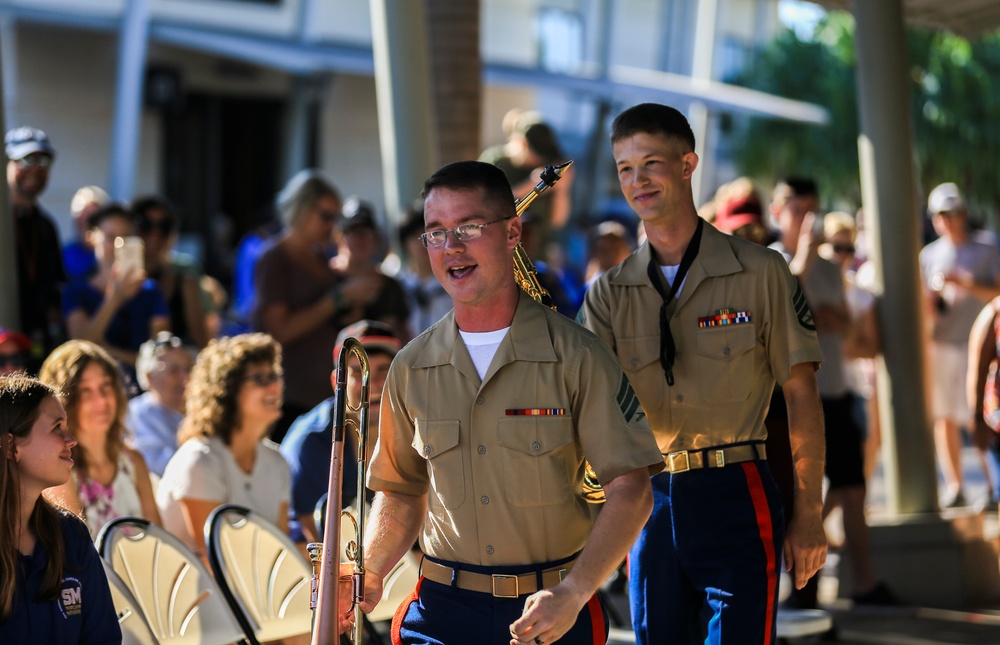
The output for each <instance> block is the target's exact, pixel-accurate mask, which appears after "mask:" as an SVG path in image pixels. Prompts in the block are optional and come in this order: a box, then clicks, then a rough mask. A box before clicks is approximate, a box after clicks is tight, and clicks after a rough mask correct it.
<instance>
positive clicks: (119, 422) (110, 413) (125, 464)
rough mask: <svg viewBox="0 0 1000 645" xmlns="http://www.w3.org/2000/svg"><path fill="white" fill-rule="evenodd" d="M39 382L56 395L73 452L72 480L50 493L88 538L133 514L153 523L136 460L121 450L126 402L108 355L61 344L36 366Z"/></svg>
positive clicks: (144, 473)
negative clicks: (83, 523)
mask: <svg viewBox="0 0 1000 645" xmlns="http://www.w3.org/2000/svg"><path fill="white" fill-rule="evenodd" d="M38 378H39V380H41V381H42V382H44V383H47V384H49V385H51V386H52V387H54V388H55V389H56V390H57V391H59V392H60V399H61V401H62V404H63V405H64V406H65V407H66V411H67V413H68V419H69V421H68V426H69V430H70V432H72V433H73V434H74V435H76V439H77V441H78V442H79V443H78V444H77V445H76V447H75V448H74V449H73V461H74V464H73V477H72V478H71V479H70V481H69V482H67V483H65V484H64V485H62V486H59V487H58V488H55V489H53V490H52V491H50V494H51V495H52V496H53V498H54V499H56V500H59V501H60V502H61V503H62V504H63V505H64V506H65V507H66V508H67V509H69V510H70V511H73V512H74V513H76V514H78V515H80V516H81V517H83V518H84V520H86V522H87V526H89V527H90V534H91V535H92V536H94V537H96V536H97V533H98V532H99V531H100V530H101V528H102V527H103V526H104V525H105V524H107V523H108V522H109V521H111V520H113V519H114V518H116V517H120V516H122V515H137V516H139V517H143V518H145V519H147V520H149V521H151V522H154V523H156V524H159V523H160V514H159V512H158V511H157V509H156V500H155V498H154V497H153V486H152V484H151V483H150V480H149V469H148V468H147V467H146V461H145V460H144V459H143V458H142V455H141V454H139V453H138V452H137V451H135V450H133V449H132V448H130V447H128V446H126V445H125V435H126V430H125V423H124V418H125V407H126V403H127V401H128V398H127V397H126V395H125V387H124V386H123V385H122V379H121V374H120V372H119V371H118V366H117V364H116V363H115V361H114V359H113V358H111V356H110V354H108V352H106V351H104V350H103V349H101V348H100V347H99V346H98V345H95V344H94V343H90V342H87V341H85V340H71V341H69V342H66V343H63V344H62V345H60V346H59V347H57V348H56V349H55V351H53V352H52V354H50V355H49V357H48V358H47V359H45V362H44V363H42V370H41V372H40V373H39V375H38Z"/></svg>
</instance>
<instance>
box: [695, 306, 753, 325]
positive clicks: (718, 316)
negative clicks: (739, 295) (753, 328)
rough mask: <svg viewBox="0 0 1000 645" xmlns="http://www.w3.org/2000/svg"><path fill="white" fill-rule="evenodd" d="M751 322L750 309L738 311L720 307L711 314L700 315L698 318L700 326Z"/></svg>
mask: <svg viewBox="0 0 1000 645" xmlns="http://www.w3.org/2000/svg"><path fill="white" fill-rule="evenodd" d="M748 322H750V312H749V311H736V310H734V309H720V310H718V311H716V312H715V313H714V314H712V315H711V316H700V317H699V318H698V326H699V327H718V326H719V325H739V324H742V323H748Z"/></svg>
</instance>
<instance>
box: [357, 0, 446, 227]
mask: <svg viewBox="0 0 1000 645" xmlns="http://www.w3.org/2000/svg"><path fill="white" fill-rule="evenodd" d="M424 5H425V3H424V2H414V1H413V0H371V13H372V53H373V55H374V59H375V97H376V104H377V106H378V130H379V143H380V146H381V152H382V173H383V176H384V177H385V207H386V213H387V215H388V218H389V221H390V224H393V223H395V222H398V221H399V217H400V214H401V213H404V212H405V210H406V207H407V206H408V205H409V204H410V202H411V201H412V200H413V198H414V197H416V196H417V195H419V194H420V191H421V189H422V188H423V184H424V180H425V179H427V177H429V176H430V175H431V173H433V172H434V171H435V170H436V169H437V154H436V151H437V144H436V136H435V134H436V133H435V128H434V118H433V111H432V105H433V104H432V99H431V89H432V88H431V77H430V65H429V62H428V61H429V57H428V53H427V51H428V44H427V14H426V9H425V6H424Z"/></svg>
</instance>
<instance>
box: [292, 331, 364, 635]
mask: <svg viewBox="0 0 1000 645" xmlns="http://www.w3.org/2000/svg"><path fill="white" fill-rule="evenodd" d="M351 354H353V355H354V356H356V357H357V359H358V362H359V363H360V364H361V399H360V400H359V401H358V403H357V404H356V405H352V404H351V403H350V402H349V401H348V400H347V359H348V357H349V356H350V355H351ZM370 380H371V368H370V367H369V364H368V354H367V353H366V352H365V350H364V347H363V346H362V345H361V343H360V341H358V340H357V339H356V338H353V337H351V338H348V339H347V340H346V341H344V346H343V348H342V349H341V350H340V356H339V357H338V359H337V387H336V390H335V397H334V408H333V412H332V414H333V451H332V453H331V455H330V481H329V484H328V489H327V509H328V510H327V515H328V518H327V520H326V521H325V522H324V523H323V541H322V542H310V543H309V544H308V545H307V546H306V549H307V550H308V552H309V559H310V560H311V561H312V566H313V577H312V593H311V597H310V603H309V605H310V607H311V608H312V609H313V629H312V640H311V643H312V645H335V644H337V643H339V642H340V616H341V613H342V610H341V607H340V594H339V589H338V587H339V584H340V582H341V581H342V580H343V581H347V580H349V581H350V582H351V610H352V611H353V612H354V626H353V628H352V630H351V632H352V633H351V636H350V638H351V642H353V643H354V644H355V645H362V638H363V627H362V625H363V623H364V616H363V614H362V612H361V602H362V601H364V599H365V553H364V541H363V537H364V530H365V529H364V524H365V506H366V504H367V499H366V497H365V494H364V490H365V471H366V464H367V459H368V408H369V402H370V400H371V394H370V389H369V382H370ZM348 410H350V411H351V412H354V413H357V415H358V421H357V422H355V420H354V419H353V418H350V417H348V416H347V411H348ZM349 427H350V428H353V429H354V431H355V433H356V434H357V436H358V453H357V454H358V499H357V519H355V518H354V517H353V516H352V515H351V514H350V513H348V512H347V511H343V512H342V515H343V516H344V517H346V518H348V519H349V520H350V522H351V524H352V525H353V528H354V539H353V540H351V541H349V542H348V543H347V544H346V545H345V555H346V556H347V560H348V561H349V562H352V563H353V567H352V572H351V574H350V575H349V576H345V577H343V578H341V575H340V556H339V551H340V540H341V535H340V522H339V521H337V518H336V516H335V517H333V518H330V517H329V515H330V514H331V513H334V512H340V509H341V507H342V506H343V492H342V489H341V486H342V484H343V479H344V441H345V439H346V434H347V433H346V430H347V429H348V428H349ZM317 565H319V571H318V572H317V570H316V567H317Z"/></svg>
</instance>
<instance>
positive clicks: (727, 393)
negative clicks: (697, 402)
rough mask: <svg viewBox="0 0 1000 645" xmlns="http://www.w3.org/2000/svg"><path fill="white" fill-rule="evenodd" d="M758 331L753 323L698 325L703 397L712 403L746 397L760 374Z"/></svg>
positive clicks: (697, 337)
mask: <svg viewBox="0 0 1000 645" xmlns="http://www.w3.org/2000/svg"><path fill="white" fill-rule="evenodd" d="M756 344H757V334H756V330H755V329H754V326H753V325H752V324H742V325H722V326H719V327H706V328H702V329H699V330H698V332H697V334H696V337H695V348H696V349H697V351H698V355H699V361H698V379H699V386H700V388H699V389H700V390H701V395H702V398H703V399H704V400H705V401H707V402H709V403H732V402H736V401H745V400H746V399H747V398H748V397H749V396H750V390H751V389H752V388H753V385H754V382H755V381H756V378H757V374H756V372H755V370H754V364H753V361H754V352H753V351H752V350H753V348H754V346H755V345H756Z"/></svg>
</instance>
